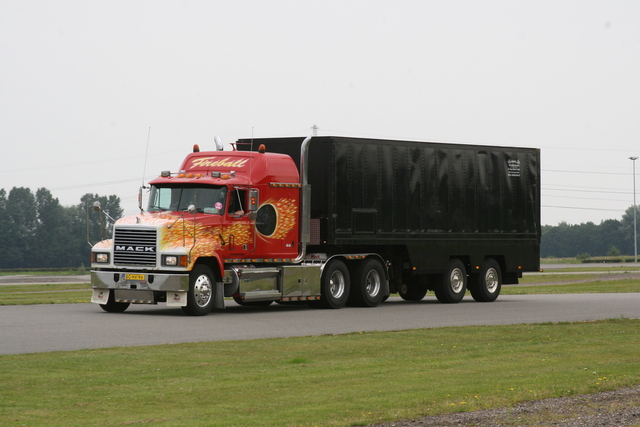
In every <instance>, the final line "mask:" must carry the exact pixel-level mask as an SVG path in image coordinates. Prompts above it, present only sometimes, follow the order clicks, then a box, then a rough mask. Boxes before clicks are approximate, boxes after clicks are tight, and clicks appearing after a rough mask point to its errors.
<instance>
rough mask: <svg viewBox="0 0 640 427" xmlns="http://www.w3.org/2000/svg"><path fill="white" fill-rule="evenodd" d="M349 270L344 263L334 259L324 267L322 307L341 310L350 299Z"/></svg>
mask: <svg viewBox="0 0 640 427" xmlns="http://www.w3.org/2000/svg"><path fill="white" fill-rule="evenodd" d="M349 289H350V282H349V269H347V266H346V265H345V264H344V262H342V261H340V260H338V259H334V260H331V261H329V262H328V263H327V265H325V266H324V269H323V271H322V278H321V284H320V294H321V296H320V306H321V307H324V308H341V307H343V306H344V305H345V304H346V302H347V299H348V298H349Z"/></svg>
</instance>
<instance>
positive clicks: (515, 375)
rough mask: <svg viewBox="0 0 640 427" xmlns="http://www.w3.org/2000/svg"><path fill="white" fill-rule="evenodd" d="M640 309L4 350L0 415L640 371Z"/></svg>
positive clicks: (136, 411)
mask: <svg viewBox="0 0 640 427" xmlns="http://www.w3.org/2000/svg"><path fill="white" fill-rule="evenodd" d="M638 327H640V321H639V320H631V319H616V320H608V321H599V322H589V323H576V324H573V323H562V324H540V325H516V326H476V327H464V328H463V327H452V328H437V329H422V330H409V331H397V332H384V333H361V334H359V333H356V334H347V335H336V336H320V337H303V338H286V339H265V340H252V341H230V342H209V343H195V344H180V345H161V346H152V347H131V348H110V349H100V350H84V351H73V352H58V353H37V354H23V355H7V356H0V377H1V378H2V384H4V385H5V387H2V389H1V390H0V425H3V426H10V425H31V426H36V425H51V426H57V425H59V426H63V425H64V426H68V425H82V426H92V425H94V426H110V425H114V426H115V425H135V424H144V425H157V426H165V425H171V426H181V425H184V426H187V425H188V426H198V425H202V426H204V425H207V426H209V425H214V426H255V425H261V426H314V425H322V426H354V425H367V424H369V423H373V422H380V421H384V420H394V419H400V418H414V417H418V416H421V415H426V414H442V413H447V412H455V411H472V410H478V409H484V408H493V407H501V406H510V405H513V404H515V403H517V402H521V401H526V400H532V399H542V398H547V397H555V396H568V395H576V394H582V393H592V392H597V391H602V390H608V389H614V388H619V387H624V386H629V385H635V384H639V383H640V358H638V357H637V355H638V354H639V353H640V340H638V338H637V331H638Z"/></svg>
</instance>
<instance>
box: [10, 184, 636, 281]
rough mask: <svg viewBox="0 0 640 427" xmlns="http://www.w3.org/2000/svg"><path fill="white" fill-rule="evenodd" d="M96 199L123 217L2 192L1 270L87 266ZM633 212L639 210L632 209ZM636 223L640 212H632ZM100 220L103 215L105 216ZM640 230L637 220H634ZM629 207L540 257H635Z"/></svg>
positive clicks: (561, 231)
mask: <svg viewBox="0 0 640 427" xmlns="http://www.w3.org/2000/svg"><path fill="white" fill-rule="evenodd" d="M95 201H99V202H100V204H101V205H102V209H103V210H104V211H105V212H106V213H108V214H109V216H110V217H111V218H115V219H117V218H119V217H121V216H122V212H123V209H122V208H121V207H120V198H119V197H117V196H115V195H111V196H100V195H98V194H90V193H87V194H85V195H84V196H82V197H81V199H80V203H78V204H77V205H75V206H61V205H60V203H59V201H58V199H57V198H54V197H53V196H52V195H51V192H50V191H49V190H47V189H46V188H39V189H38V190H37V191H36V192H35V194H34V193H33V192H32V191H31V190H30V189H28V188H23V187H20V188H17V187H14V188H12V189H11V191H10V192H9V194H8V195H7V192H6V191H5V190H4V189H0V269H22V268H25V269H26V268H74V269H75V268H79V267H83V266H88V265H89V256H90V252H91V245H90V244H89V241H90V242H91V243H96V242H97V241H98V240H100V239H101V238H102V237H104V236H110V235H111V227H112V225H113V224H111V223H110V221H109V220H108V219H107V222H106V223H104V222H101V221H100V214H99V213H98V212H95V211H94V210H93V209H92V207H93V203H94V202H95ZM636 209H637V208H636ZM636 216H637V218H638V219H639V220H640V213H639V212H638V211H636ZM103 218H104V217H103ZM637 226H638V229H639V230H640V221H638V225H637ZM633 253H634V247H633V206H631V207H629V208H628V209H627V210H626V211H625V213H624V215H623V216H622V219H621V220H615V219H608V220H605V221H602V222H600V224H594V223H593V222H587V223H583V224H579V225H571V224H568V223H566V222H561V223H560V224H558V225H557V226H550V225H545V226H543V227H542V242H541V247H540V256H541V257H543V258H547V257H552V256H553V257H560V258H566V257H579V256H585V255H588V256H592V257H593V256H605V255H621V254H622V255H633Z"/></svg>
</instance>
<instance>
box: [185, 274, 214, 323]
mask: <svg viewBox="0 0 640 427" xmlns="http://www.w3.org/2000/svg"><path fill="white" fill-rule="evenodd" d="M214 283H215V282H214V281H213V273H212V272H211V269H210V268H209V267H207V266H206V265H196V266H195V267H194V268H193V270H191V273H190V274H189V292H187V305H186V306H185V307H182V310H184V312H185V313H187V314H189V315H191V316H204V315H205V314H207V313H209V312H210V311H211V308H212V307H213V298H214V297H213V287H214V286H215V284H214Z"/></svg>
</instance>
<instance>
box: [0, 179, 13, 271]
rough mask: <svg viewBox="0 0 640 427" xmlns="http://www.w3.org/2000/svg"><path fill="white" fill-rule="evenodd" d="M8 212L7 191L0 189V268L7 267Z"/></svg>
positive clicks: (8, 245) (8, 249) (9, 246)
mask: <svg viewBox="0 0 640 427" xmlns="http://www.w3.org/2000/svg"><path fill="white" fill-rule="evenodd" d="M9 239H10V236H9V214H8V213H7V192H6V191H5V190H4V188H1V189H0V268H7V267H6V266H7V257H8V256H9V252H10V250H11V242H10V241H9Z"/></svg>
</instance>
